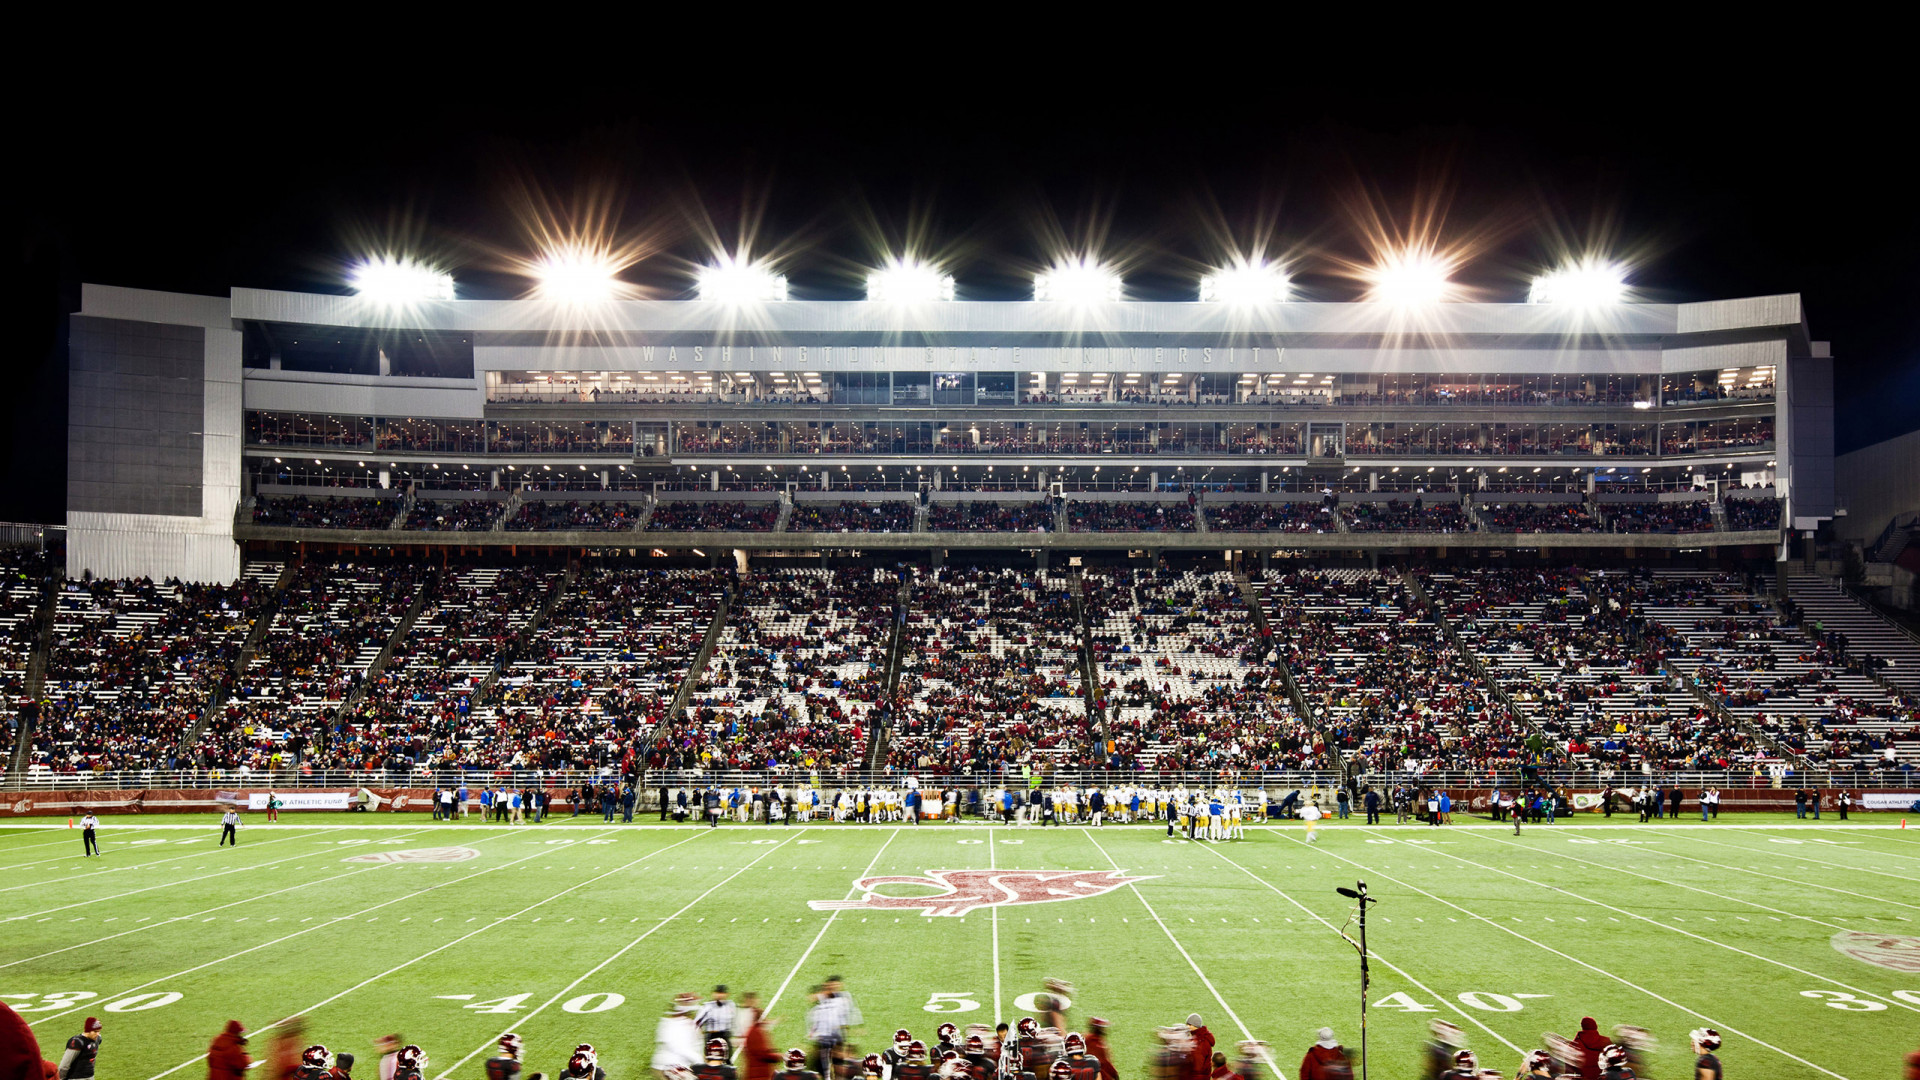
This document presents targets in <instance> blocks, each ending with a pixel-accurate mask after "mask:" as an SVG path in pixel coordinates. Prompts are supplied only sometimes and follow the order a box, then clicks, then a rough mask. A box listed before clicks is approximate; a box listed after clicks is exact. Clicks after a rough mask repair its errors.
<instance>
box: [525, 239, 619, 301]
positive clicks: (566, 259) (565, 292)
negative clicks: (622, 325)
mask: <svg viewBox="0 0 1920 1080" xmlns="http://www.w3.org/2000/svg"><path fill="white" fill-rule="evenodd" d="M619 274H620V264H619V263H618V262H617V261H616V260H615V259H614V257H613V255H612V254H611V253H610V252H606V251H600V250H595V249H593V248H591V247H586V246H584V245H575V246H570V247H563V248H555V249H554V250H552V251H549V252H547V253H546V254H544V255H542V256H541V257H540V258H539V260H538V261H536V262H535V263H534V264H533V276H534V279H535V281H536V284H535V286H534V295H535V296H538V297H539V298H540V299H542V300H550V301H553V302H555V303H560V304H604V303H606V302H607V301H609V300H612V299H614V298H615V297H616V296H618V295H619V294H620V277H619Z"/></svg>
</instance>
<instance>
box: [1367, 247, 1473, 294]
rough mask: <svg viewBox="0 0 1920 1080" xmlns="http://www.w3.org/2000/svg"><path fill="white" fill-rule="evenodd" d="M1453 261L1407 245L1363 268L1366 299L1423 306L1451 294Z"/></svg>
mask: <svg viewBox="0 0 1920 1080" xmlns="http://www.w3.org/2000/svg"><path fill="white" fill-rule="evenodd" d="M1452 270H1453V265H1452V264H1451V263H1450V262H1448V261H1447V260H1445V259H1442V258H1440V257H1439V256H1438V255H1435V254H1434V253H1433V252H1432V251H1425V250H1419V249H1413V248H1409V249H1407V250H1404V251H1397V252H1394V253H1392V254H1390V255H1387V256H1385V257H1384V258H1382V259H1381V260H1380V262H1379V263H1378V264H1376V265H1375V266H1374V267H1373V268H1372V269H1371V270H1369V271H1368V272H1367V279H1368V280H1369V281H1370V282H1371V283H1372V288H1370V289H1369V290H1368V291H1367V299H1369V300H1374V301H1378V302H1380V303H1385V304H1392V305H1393V306H1394V307H1402V308H1410V307H1425V306H1426V305H1428V304H1437V303H1440V302H1441V301H1443V300H1445V299H1447V298H1448V297H1449V296H1451V295H1452V294H1453V288H1454V286H1453V282H1451V281H1449V280H1448V274H1449V273H1451V272H1452Z"/></svg>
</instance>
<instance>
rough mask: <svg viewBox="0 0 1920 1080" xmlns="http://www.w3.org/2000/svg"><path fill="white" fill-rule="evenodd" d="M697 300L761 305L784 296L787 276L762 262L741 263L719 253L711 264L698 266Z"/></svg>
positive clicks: (783, 298) (695, 286) (785, 295)
mask: <svg viewBox="0 0 1920 1080" xmlns="http://www.w3.org/2000/svg"><path fill="white" fill-rule="evenodd" d="M694 289H695V292H696V294H697V295H698V296H699V297H700V299H702V300H705V301H707V302H709V303H715V304H760V303H766V302H768V301H780V300H785V299H786V298H787V275H785V274H776V273H774V272H773V271H772V270H769V269H767V267H766V265H765V264H763V263H743V262H740V261H738V260H736V259H735V258H734V257H733V256H731V255H724V256H721V258H720V261H719V262H718V263H717V264H716V265H713V266H704V267H701V268H700V277H699V279H698V280H697V281H696V282H695V283H694Z"/></svg>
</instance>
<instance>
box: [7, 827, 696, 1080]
mask: <svg viewBox="0 0 1920 1080" xmlns="http://www.w3.org/2000/svg"><path fill="white" fill-rule="evenodd" d="M502 835H505V834H502ZM689 839H691V837H689ZM542 854H544V852H535V853H533V854H532V855H528V856H526V858H522V859H514V860H513V861H512V862H506V863H502V864H500V865H499V866H491V867H488V868H486V869H484V870H476V871H474V872H473V873H471V874H467V875H464V876H462V877H457V878H454V879H453V880H452V881H443V882H441V883H440V884H438V885H429V886H427V887H426V888H424V889H417V890H415V891H413V892H410V893H407V894H406V895H405V896H396V897H394V898H393V899H391V900H382V901H381V902H379V903H378V904H374V905H373V906H372V907H364V908H361V909H360V910H359V911H355V912H352V913H350V914H347V915H337V916H334V917H333V918H330V919H321V920H320V921H319V922H316V923H314V924H313V925H312V926H309V927H307V928H306V929H305V930H296V931H294V932H293V933H291V934H288V935H286V936H285V937H277V938H274V939H273V940H272V941H263V942H261V943H260V944H258V945H252V946H249V947H247V948H244V949H241V950H240V951H239V952H234V953H228V954H227V955H226V956H222V957H220V958H219V959H217V960H209V961H207V962H206V963H204V964H196V965H194V966H193V967H190V968H187V969H185V970H182V971H176V972H174V973H173V974H171V975H162V976H161V977H160V978H158V979H149V980H148V981H146V982H143V983H141V984H140V985H139V986H135V987H132V988H131V989H127V990H122V991H120V992H118V993H116V994H114V995H113V996H114V997H125V996H126V995H128V994H131V993H134V992H136V991H140V990H145V989H146V988H147V987H149V986H156V985H158V984H160V983H163V982H168V981H170V980H173V979H178V978H180V977H182V976H184V975H191V974H193V973H194V972H196V971H205V970H206V969H207V968H210V967H217V966H219V965H221V964H224V963H226V962H227V961H229V960H233V959H236V958H238V957H242V956H245V955H247V954H248V953H252V952H258V951H260V950H261V949H265V948H268V947H270V946H274V945H278V944H280V943H281V942H283V941H291V940H292V939H294V938H297V937H299V936H301V935H302V934H310V933H312V932H314V931H315V930H318V929H320V928H321V927H324V926H332V925H334V924H335V923H340V922H345V921H347V920H348V919H354V918H358V917H359V916H361V915H365V914H366V913H367V912H369V911H378V910H380V909H381V908H383V907H391V906H392V905H394V904H398V903H400V902H401V901H403V900H411V899H413V898H414V897H416V896H425V895H426V894H427V893H430V892H434V891H435V890H438V889H444V888H446V887H447V886H449V885H458V884H460V883H461V882H463V881H470V880H472V879H474V878H477V877H481V876H483V875H486V874H491V873H494V872H496V871H500V870H505V869H507V868H508V867H510V866H517V865H519V864H520V863H523V862H526V861H527V859H537V858H539V857H540V856H541V855H542ZM102 1000H105V999H102ZM87 1007H88V1006H86V1005H79V1006H75V1007H74V1008H71V1009H67V1010H64V1011H62V1012H57V1013H49V1014H48V1015H46V1016H42V1017H39V1018H37V1019H35V1020H33V1021H31V1022H29V1024H28V1025H27V1026H29V1027H32V1026H35V1025H38V1024H44V1023H46V1022H47V1021H49V1020H53V1019H56V1018H58V1017H62V1016H66V1015H69V1014H71V1013H76V1012H80V1011H81V1010H83V1009H85V1008H87ZM204 1060H206V1055H205V1054H202V1055H201V1056H199V1057H197V1058H194V1059H193V1061H204ZM193 1061H190V1062H187V1064H188V1065H191V1064H193ZM185 1067H186V1066H185V1065H182V1066H176V1069H179V1068H185ZM176 1069H169V1070H167V1071H168V1072H173V1071H176ZM161 1075H165V1074H164V1073H163V1074H161Z"/></svg>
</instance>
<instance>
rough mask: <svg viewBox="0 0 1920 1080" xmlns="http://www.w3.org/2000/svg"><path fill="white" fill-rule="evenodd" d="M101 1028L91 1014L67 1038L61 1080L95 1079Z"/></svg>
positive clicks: (58, 1072) (60, 1074) (97, 1020)
mask: <svg viewBox="0 0 1920 1080" xmlns="http://www.w3.org/2000/svg"><path fill="white" fill-rule="evenodd" d="M88 816H92V815H88ZM100 1030H101V1029H100V1018H99V1017H97V1016H89V1017H87V1019H86V1022H85V1023H83V1024H81V1025H80V1034H78V1035H75V1036H74V1037H73V1038H71V1039H68V1040H67V1049H66V1052H65V1053H63V1054H61V1055H60V1065H59V1067H58V1069H57V1070H56V1072H55V1076H57V1077H58V1078H59V1080H93V1068H94V1059H95V1058H97V1057H99V1055H100Z"/></svg>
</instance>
